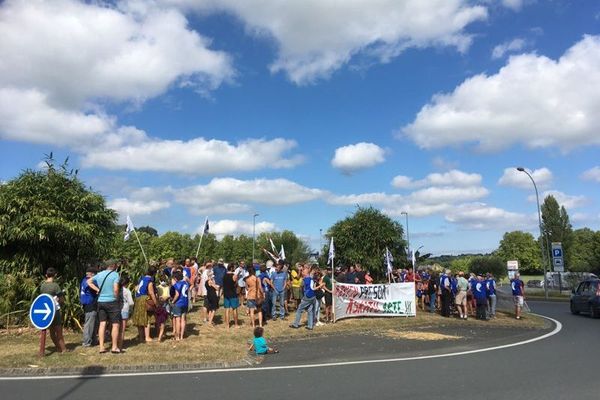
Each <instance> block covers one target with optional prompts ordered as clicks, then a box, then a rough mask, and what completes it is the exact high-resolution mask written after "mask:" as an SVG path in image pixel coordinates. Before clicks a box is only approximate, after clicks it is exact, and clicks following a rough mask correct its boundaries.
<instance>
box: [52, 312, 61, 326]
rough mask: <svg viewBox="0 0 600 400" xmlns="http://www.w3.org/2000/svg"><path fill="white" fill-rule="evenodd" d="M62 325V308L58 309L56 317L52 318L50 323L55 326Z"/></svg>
mask: <svg viewBox="0 0 600 400" xmlns="http://www.w3.org/2000/svg"><path fill="white" fill-rule="evenodd" d="M61 325H62V316H61V315H60V310H58V309H57V310H56V312H55V313H54V319H53V320H52V323H51V324H50V327H52V328H55V327H57V326H61Z"/></svg>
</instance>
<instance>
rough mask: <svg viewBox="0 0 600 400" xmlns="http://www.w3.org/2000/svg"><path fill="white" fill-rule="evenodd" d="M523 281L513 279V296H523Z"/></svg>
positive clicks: (511, 282) (511, 283) (511, 284)
mask: <svg viewBox="0 0 600 400" xmlns="http://www.w3.org/2000/svg"><path fill="white" fill-rule="evenodd" d="M522 287H523V281H522V280H520V279H513V280H512V281H510V288H511V289H512V294H513V296H523V290H522Z"/></svg>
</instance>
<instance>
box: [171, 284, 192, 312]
mask: <svg viewBox="0 0 600 400" xmlns="http://www.w3.org/2000/svg"><path fill="white" fill-rule="evenodd" d="M189 287H190V285H189V284H188V283H187V282H186V281H184V280H181V281H177V282H175V284H174V285H173V289H174V290H175V291H176V292H177V293H179V297H178V298H177V301H176V302H175V305H176V306H177V307H181V308H183V309H184V310H185V309H187V307H188V288H189Z"/></svg>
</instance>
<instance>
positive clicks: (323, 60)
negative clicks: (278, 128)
mask: <svg viewBox="0 0 600 400" xmlns="http://www.w3.org/2000/svg"><path fill="white" fill-rule="evenodd" d="M163 1H164V2H166V3H168V4H177V5H179V6H182V7H184V8H185V9H195V10H198V11H200V12H202V13H206V12H219V11H225V12H229V13H231V14H233V15H235V16H237V17H238V18H239V19H240V20H242V21H243V22H244V23H245V25H246V30H247V31H248V32H249V33H251V34H253V35H255V36H258V37H267V38H271V39H273V40H274V41H275V43H276V44H277V49H278V53H277V59H276V60H275V61H274V62H273V64H271V66H270V69H271V71H272V72H274V73H276V72H280V71H283V72H285V73H286V74H287V75H288V77H289V79H290V80H292V81H293V82H295V83H297V84H303V83H307V82H312V81H314V80H316V79H318V78H323V77H328V76H329V75H330V74H331V73H332V72H334V71H335V70H337V69H339V68H341V67H342V66H343V65H344V64H346V63H348V62H349V61H350V60H351V59H352V57H353V56H355V55H358V54H361V55H364V56H368V57H371V58H375V59H376V60H378V61H380V62H387V61H388V60H389V59H390V58H392V57H395V56H397V55H398V54H400V53H401V52H402V51H403V50H405V49H407V48H410V47H416V48H422V47H427V46H454V47H456V48H458V49H459V50H460V51H464V50H465V49H466V48H467V47H468V46H469V45H470V43H471V36H470V35H469V34H468V33H466V32H465V28H466V27H467V26H468V25H469V24H471V23H472V22H474V21H480V20H485V19H486V18H487V10H486V8H485V7H482V6H479V5H471V4H470V2H469V1H466V0H428V1H422V0H405V1H402V2H398V1H397V0H375V1H374V0H354V1H337V0H304V1H291V2H285V4H284V3H282V2H280V1H273V0H271V1H267V0H245V1H238V0H204V1H196V0H163Z"/></svg>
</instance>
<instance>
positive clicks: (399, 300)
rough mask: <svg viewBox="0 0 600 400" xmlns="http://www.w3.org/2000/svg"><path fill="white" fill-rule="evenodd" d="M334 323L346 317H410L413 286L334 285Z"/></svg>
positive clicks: (412, 312) (414, 309)
mask: <svg viewBox="0 0 600 400" xmlns="http://www.w3.org/2000/svg"><path fill="white" fill-rule="evenodd" d="M333 295H334V299H333V301H334V305H335V307H334V309H335V319H336V320H338V319H342V318H350V317H398V316H402V317H414V316H415V315H417V305H416V303H415V283H414V282H404V283H385V284H379V285H351V284H345V283H337V282H336V283H335V287H334V289H333Z"/></svg>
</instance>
